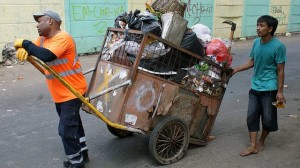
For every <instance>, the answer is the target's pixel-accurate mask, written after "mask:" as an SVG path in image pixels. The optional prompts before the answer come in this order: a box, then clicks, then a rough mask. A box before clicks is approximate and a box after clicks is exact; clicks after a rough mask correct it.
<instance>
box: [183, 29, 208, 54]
mask: <svg viewBox="0 0 300 168" xmlns="http://www.w3.org/2000/svg"><path fill="white" fill-rule="evenodd" d="M180 46H181V47H182V48H184V49H186V50H189V51H191V52H193V53H195V54H198V55H200V56H204V46H203V44H202V43H201V41H200V39H199V38H198V37H197V35H196V33H195V32H193V31H187V32H186V33H185V35H184V36H183V39H182V42H181V44H180Z"/></svg>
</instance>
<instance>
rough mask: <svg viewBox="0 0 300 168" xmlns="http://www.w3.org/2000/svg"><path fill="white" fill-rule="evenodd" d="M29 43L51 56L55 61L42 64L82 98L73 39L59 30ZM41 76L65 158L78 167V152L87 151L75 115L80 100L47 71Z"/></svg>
mask: <svg viewBox="0 0 300 168" xmlns="http://www.w3.org/2000/svg"><path fill="white" fill-rule="evenodd" d="M33 43H34V44H36V45H37V46H42V47H44V48H46V49H48V50H50V51H51V52H52V53H53V54H55V56H56V57H57V59H54V60H52V61H50V62H46V63H47V65H49V66H50V67H51V68H52V69H53V70H54V71H55V72H57V73H58V74H59V75H60V76H61V77H63V79H64V80H66V81H67V82H68V83H69V84H70V85H71V86H72V87H73V88H74V89H75V90H77V91H78V92H79V93H80V94H81V95H84V93H85V92H86V90H87V83H86V80H85V78H84V76H83V73H82V69H81V65H80V62H79V59H78V57H77V53H76V45H75V42H74V40H73V38H72V37H71V36H70V35H69V34H68V33H66V32H64V31H61V32H59V33H58V34H56V35H55V36H54V37H52V38H50V39H47V38H44V37H39V38H38V39H37V40H36V41H34V42H33ZM45 76H46V81H47V84H48V89H49V91H50V93H51V95H52V98H53V100H54V102H55V105H56V110H57V113H58V116H59V118H60V120H59V126H58V132H59V135H60V136H61V139H62V142H63V146H64V149H65V153H66V155H67V158H68V159H69V161H70V163H71V164H72V165H82V164H83V157H82V153H81V151H84V150H87V147H86V144H85V134H84V129H83V126H82V122H81V118H80V114H79V110H80V106H81V101H80V100H79V99H78V98H77V97H76V96H75V95H74V94H73V93H72V92H71V91H69V90H68V89H67V88H66V87H65V86H64V85H63V84H62V83H61V82H59V80H57V79H56V78H55V77H54V76H53V75H52V74H51V73H50V72H48V71H46V70H45Z"/></svg>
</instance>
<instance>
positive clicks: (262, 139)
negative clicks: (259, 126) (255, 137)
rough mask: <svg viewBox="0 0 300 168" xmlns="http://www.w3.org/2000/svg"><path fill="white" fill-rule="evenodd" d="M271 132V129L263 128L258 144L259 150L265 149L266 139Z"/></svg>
mask: <svg viewBox="0 0 300 168" xmlns="http://www.w3.org/2000/svg"><path fill="white" fill-rule="evenodd" d="M269 134H270V131H267V130H265V129H263V130H262V132H261V136H260V138H259V141H258V144H257V150H258V151H263V150H264V145H265V140H266V138H267V137H268V135H269Z"/></svg>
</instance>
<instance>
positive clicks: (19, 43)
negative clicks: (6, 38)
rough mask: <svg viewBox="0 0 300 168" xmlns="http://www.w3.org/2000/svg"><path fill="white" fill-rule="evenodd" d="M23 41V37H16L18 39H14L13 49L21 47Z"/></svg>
mask: <svg viewBox="0 0 300 168" xmlns="http://www.w3.org/2000/svg"><path fill="white" fill-rule="evenodd" d="M23 41H24V39H18V40H16V41H15V43H14V46H15V49H16V50H17V49H18V48H22V47H23V45H22V44H23Z"/></svg>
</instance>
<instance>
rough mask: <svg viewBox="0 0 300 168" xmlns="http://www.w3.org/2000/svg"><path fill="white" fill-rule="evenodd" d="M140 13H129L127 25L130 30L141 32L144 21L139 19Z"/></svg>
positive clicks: (137, 11) (138, 11) (136, 11)
mask: <svg viewBox="0 0 300 168" xmlns="http://www.w3.org/2000/svg"><path fill="white" fill-rule="evenodd" d="M140 12H141V11H140V10H135V11H134V13H132V11H130V12H129V14H128V16H127V24H128V28H129V29H133V30H141V27H142V21H141V19H140V17H139V13H140Z"/></svg>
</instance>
